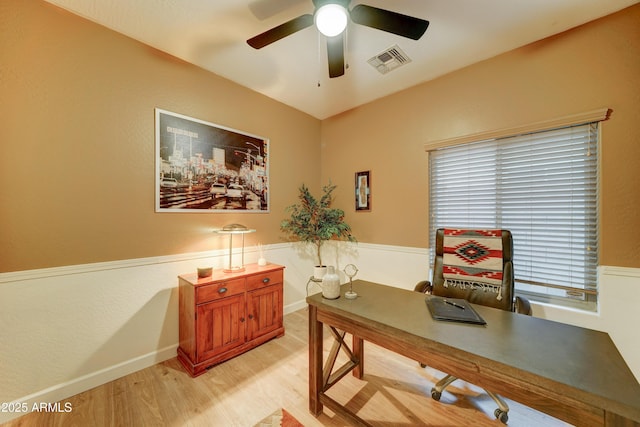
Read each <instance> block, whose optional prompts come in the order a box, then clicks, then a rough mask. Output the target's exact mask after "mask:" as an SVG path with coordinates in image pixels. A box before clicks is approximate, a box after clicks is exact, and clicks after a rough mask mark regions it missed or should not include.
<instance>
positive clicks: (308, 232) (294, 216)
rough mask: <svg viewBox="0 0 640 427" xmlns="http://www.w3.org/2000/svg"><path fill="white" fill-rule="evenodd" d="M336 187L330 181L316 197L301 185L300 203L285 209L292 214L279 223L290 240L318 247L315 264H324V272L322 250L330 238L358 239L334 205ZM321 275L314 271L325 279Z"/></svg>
mask: <svg viewBox="0 0 640 427" xmlns="http://www.w3.org/2000/svg"><path fill="white" fill-rule="evenodd" d="M335 188H336V186H335V185H332V184H331V183H329V185H325V186H323V187H322V193H323V194H322V197H321V198H320V200H317V199H316V198H315V197H314V196H313V194H311V192H310V191H309V188H307V186H306V185H304V184H302V186H301V187H300V189H299V190H300V194H299V195H298V198H299V202H298V203H296V204H294V205H291V206H288V207H287V208H286V211H287V212H289V213H290V217H289V218H288V219H285V220H283V221H282V222H281V223H280V229H281V230H282V231H283V232H284V233H285V234H287V237H288V238H289V239H290V240H297V241H300V242H305V243H310V244H313V245H314V246H315V256H316V262H317V266H316V267H319V268H320V269H322V267H324V271H325V272H326V266H324V264H323V263H322V252H321V249H322V245H323V244H324V242H326V241H327V240H331V239H338V240H348V241H350V242H355V241H356V239H355V237H353V235H352V234H351V227H350V226H349V224H347V223H346V222H345V221H344V211H343V210H342V209H338V208H332V207H331V203H332V202H333V196H332V193H333V190H335ZM322 275H323V274H322V273H321V272H316V273H314V277H315V278H316V279H322Z"/></svg>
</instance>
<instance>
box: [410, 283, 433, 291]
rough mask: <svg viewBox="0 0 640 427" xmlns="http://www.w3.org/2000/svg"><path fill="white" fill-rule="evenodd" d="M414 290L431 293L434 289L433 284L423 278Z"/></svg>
mask: <svg viewBox="0 0 640 427" xmlns="http://www.w3.org/2000/svg"><path fill="white" fill-rule="evenodd" d="M413 290H414V291H416V292H421V293H423V294H430V293H431V291H432V290H433V286H432V285H431V282H430V281H428V280H422V281H420V282H418V284H417V285H416V286H415V287H414V288H413Z"/></svg>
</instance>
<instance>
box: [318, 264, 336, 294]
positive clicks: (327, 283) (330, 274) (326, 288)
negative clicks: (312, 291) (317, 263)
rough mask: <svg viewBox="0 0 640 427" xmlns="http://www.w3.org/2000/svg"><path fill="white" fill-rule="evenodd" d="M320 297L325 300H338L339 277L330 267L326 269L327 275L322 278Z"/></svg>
mask: <svg viewBox="0 0 640 427" xmlns="http://www.w3.org/2000/svg"><path fill="white" fill-rule="evenodd" d="M322 296H323V297H324V298H326V299H336V298H340V276H338V275H337V274H336V270H335V268H334V267H333V266H332V265H330V266H329V267H327V274H325V275H324V277H323V278H322Z"/></svg>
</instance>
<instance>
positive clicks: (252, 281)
mask: <svg viewBox="0 0 640 427" xmlns="http://www.w3.org/2000/svg"><path fill="white" fill-rule="evenodd" d="M276 283H282V270H276V271H269V272H267V273H263V274H255V275H253V276H249V277H247V290H248V291H251V290H253V289H258V288H261V287H263V286H268V285H275V284H276Z"/></svg>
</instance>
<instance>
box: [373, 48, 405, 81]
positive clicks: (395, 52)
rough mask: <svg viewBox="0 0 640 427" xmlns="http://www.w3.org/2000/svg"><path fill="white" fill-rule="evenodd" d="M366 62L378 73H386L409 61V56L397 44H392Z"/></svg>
mask: <svg viewBox="0 0 640 427" xmlns="http://www.w3.org/2000/svg"><path fill="white" fill-rule="evenodd" d="M367 62H368V63H369V64H371V66H372V67H373V68H375V69H376V70H378V71H379V72H380V74H387V73H388V72H389V71H392V70H395V69H396V68H398V67H400V66H402V65H404V64H408V63H409V62H411V58H409V57H408V56H407V54H406V53H404V52H403V51H402V49H400V48H399V47H398V45H394V46H392V47H390V48H389V49H387V50H385V51H384V52H382V53H379V54H377V55H376V56H374V57H373V58H371V59H370V60H368V61H367Z"/></svg>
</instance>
